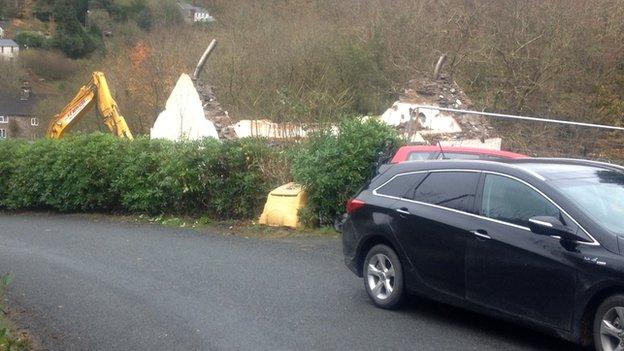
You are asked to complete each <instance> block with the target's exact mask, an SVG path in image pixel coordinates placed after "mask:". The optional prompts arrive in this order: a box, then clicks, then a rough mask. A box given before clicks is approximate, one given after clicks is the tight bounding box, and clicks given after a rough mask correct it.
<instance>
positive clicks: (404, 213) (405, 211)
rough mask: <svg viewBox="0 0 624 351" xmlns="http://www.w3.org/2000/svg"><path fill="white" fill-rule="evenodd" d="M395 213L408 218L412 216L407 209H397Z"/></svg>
mask: <svg viewBox="0 0 624 351" xmlns="http://www.w3.org/2000/svg"><path fill="white" fill-rule="evenodd" d="M395 211H397V212H398V213H400V214H402V215H406V216H409V215H410V214H411V213H410V211H409V210H408V209H407V208H405V207H401V208H397V209H396V210H395Z"/></svg>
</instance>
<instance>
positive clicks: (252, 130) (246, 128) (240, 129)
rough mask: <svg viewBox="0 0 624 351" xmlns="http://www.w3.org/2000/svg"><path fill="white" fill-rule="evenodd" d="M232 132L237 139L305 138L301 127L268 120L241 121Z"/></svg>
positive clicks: (304, 132)
mask: <svg viewBox="0 0 624 351" xmlns="http://www.w3.org/2000/svg"><path fill="white" fill-rule="evenodd" d="M234 131H236V135H237V136H238V137H239V138H249V137H264V138H272V139H284V138H298V137H305V136H306V131H305V130H304V129H303V128H302V127H301V126H297V125H292V124H280V123H275V122H271V121H270V120H268V119H256V120H249V119H244V120H241V121H239V122H237V123H236V124H235V125H234Z"/></svg>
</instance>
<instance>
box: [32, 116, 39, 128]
mask: <svg viewBox="0 0 624 351" xmlns="http://www.w3.org/2000/svg"><path fill="white" fill-rule="evenodd" d="M30 125H31V126H34V127H37V126H38V125H39V118H37V117H33V118H31V119H30Z"/></svg>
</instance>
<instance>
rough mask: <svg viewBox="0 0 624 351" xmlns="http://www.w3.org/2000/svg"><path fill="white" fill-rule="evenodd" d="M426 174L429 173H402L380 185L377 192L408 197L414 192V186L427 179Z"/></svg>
mask: <svg viewBox="0 0 624 351" xmlns="http://www.w3.org/2000/svg"><path fill="white" fill-rule="evenodd" d="M426 175H427V173H412V174H400V175H398V176H396V177H395V178H394V179H392V180H391V181H389V182H388V183H386V184H384V185H382V186H381V187H379V188H378V189H377V193H378V194H381V195H388V196H394V197H401V198H405V197H408V194H410V195H411V193H413V191H414V187H415V186H417V185H418V184H419V183H420V182H421V181H422V180H423V179H425V176H426Z"/></svg>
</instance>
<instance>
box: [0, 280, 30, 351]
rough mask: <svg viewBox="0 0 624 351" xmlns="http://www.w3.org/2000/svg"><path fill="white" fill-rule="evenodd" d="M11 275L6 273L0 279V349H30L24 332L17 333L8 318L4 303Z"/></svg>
mask: <svg viewBox="0 0 624 351" xmlns="http://www.w3.org/2000/svg"><path fill="white" fill-rule="evenodd" d="M11 279H12V276H11V275H10V274H6V275H4V276H3V277H2V279H0V298H1V299H2V301H1V303H0V309H1V310H2V313H0V351H29V350H32V347H31V343H30V340H29V338H28V336H27V334H25V333H19V332H18V331H17V330H16V329H15V328H14V326H13V324H12V323H11V321H10V320H9V318H8V309H7V307H6V306H5V305H4V301H5V299H4V294H5V292H6V289H7V287H8V286H9V284H10V283H11Z"/></svg>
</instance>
